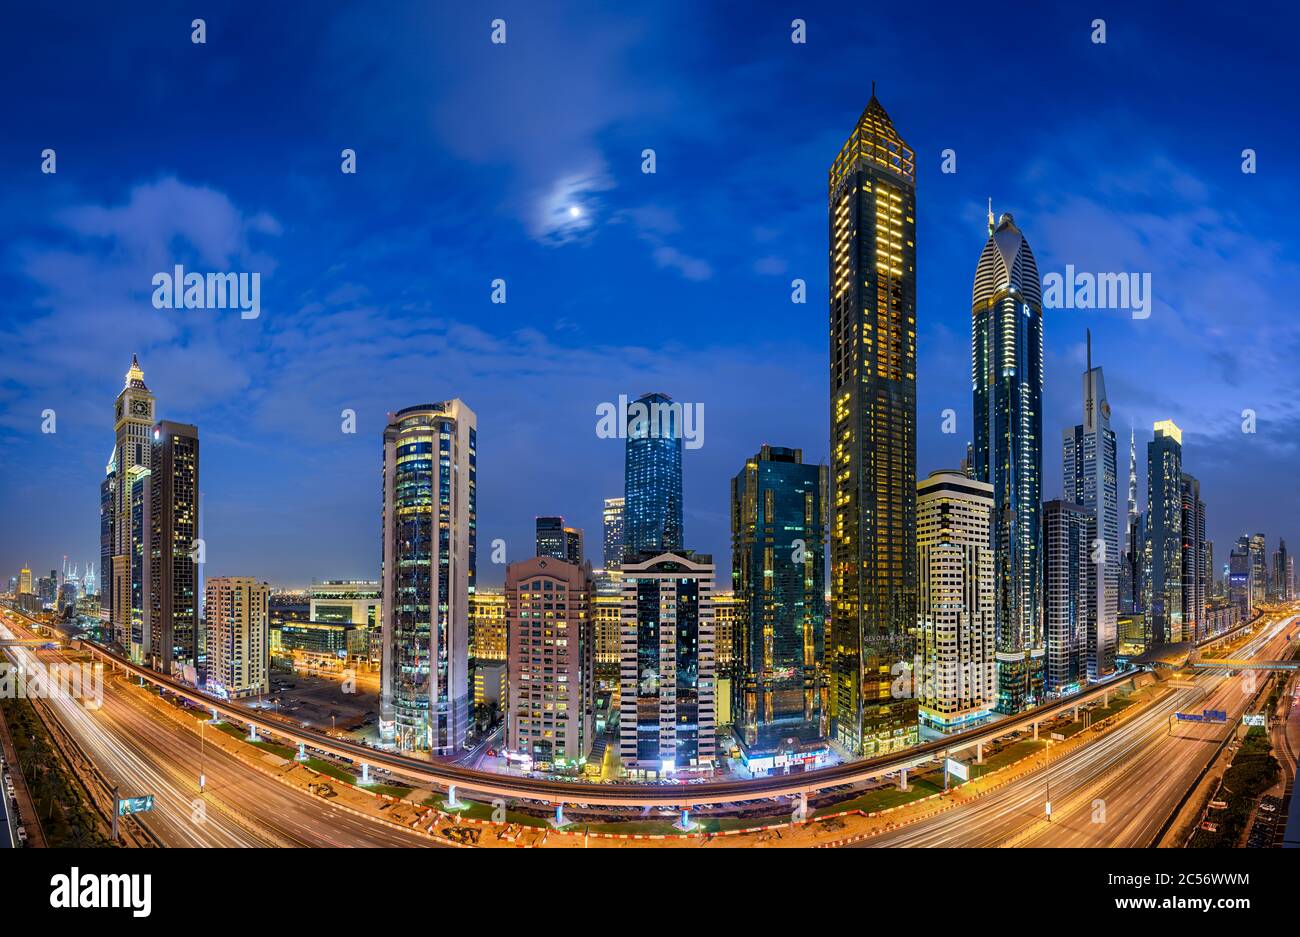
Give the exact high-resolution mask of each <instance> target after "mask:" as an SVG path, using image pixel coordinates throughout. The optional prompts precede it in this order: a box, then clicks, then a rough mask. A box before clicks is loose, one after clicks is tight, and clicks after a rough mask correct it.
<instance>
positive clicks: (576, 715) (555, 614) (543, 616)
mask: <svg viewBox="0 0 1300 937" xmlns="http://www.w3.org/2000/svg"><path fill="white" fill-rule="evenodd" d="M505 595H506V621H507V624H506V631H507V633H508V635H509V653H508V655H507V669H508V672H509V705H508V706H507V708H506V748H507V749H509V750H510V751H511V752H514V753H517V754H519V755H521V756H524V757H525V758H527V759H529V760H530V761H531V763H532V764H534V765H539V764H540V765H550V766H553V767H555V768H560V769H565V768H570V769H571V768H577V767H579V766H581V765H582V764H583V762H585V761H586V759H587V754H588V753H589V752H590V751H591V743H592V740H593V738H594V733H595V673H594V665H595V630H594V628H593V622H592V614H591V612H592V610H591V603H592V599H593V597H594V595H595V590H594V586H593V581H592V577H591V566H590V564H587V563H584V564H583V565H581V566H576V565H574V564H573V563H568V562H565V561H564V560H559V559H556V558H555V557H550V556H538V557H534V558H532V559H528V560H522V561H520V562H518V563H511V564H510V566H509V567H508V568H507V569H506V588H505Z"/></svg>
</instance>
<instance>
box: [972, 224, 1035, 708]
mask: <svg viewBox="0 0 1300 937" xmlns="http://www.w3.org/2000/svg"><path fill="white" fill-rule="evenodd" d="M971 383H972V386H973V388H974V397H975V477H976V478H977V479H979V480H980V481H982V482H988V483H989V484H991V485H992V486H993V531H992V538H993V559H994V567H993V577H994V583H995V586H994V595H995V599H996V602H997V623H998V697H999V701H998V709H999V711H1001V712H1004V713H1013V712H1019V711H1020V710H1022V709H1024V708H1025V707H1027V706H1029V705H1032V704H1033V703H1034V702H1035V701H1037V700H1039V699H1041V698H1042V694H1043V654H1044V641H1043V623H1042V601H1043V590H1042V562H1043V557H1042V550H1041V541H1042V536H1043V531H1042V520H1041V516H1042V515H1041V511H1040V505H1041V502H1042V478H1043V445H1042V440H1043V308H1042V287H1041V284H1040V282H1039V277H1038V266H1037V264H1036V263H1035V261H1034V255H1033V252H1032V251H1031V250H1030V249H1029V242H1028V241H1026V240H1025V238H1024V236H1023V235H1022V234H1021V233H1020V229H1019V228H1017V227H1016V224H1015V220H1014V219H1013V218H1012V217H1011V215H1010V214H1004V215H1002V217H1001V218H1000V219H999V220H998V223H997V225H996V226H995V225H994V223H993V212H992V210H990V211H989V238H988V241H987V242H985V244H984V250H983V251H982V252H981V254H980V259H979V265H978V266H977V267H976V270H975V288H974V297H973V302H972V306H971Z"/></svg>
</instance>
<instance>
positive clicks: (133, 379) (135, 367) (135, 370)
mask: <svg viewBox="0 0 1300 937" xmlns="http://www.w3.org/2000/svg"><path fill="white" fill-rule="evenodd" d="M125 386H126V387H138V388H140V389H142V390H148V389H149V388H148V387H146V386H145V383H144V371H143V369H141V367H140V359H139V358H138V357H137V356H136V355H135V354H134V353H133V354H132V355H131V367H130V368H128V369H127V372H126V384H125Z"/></svg>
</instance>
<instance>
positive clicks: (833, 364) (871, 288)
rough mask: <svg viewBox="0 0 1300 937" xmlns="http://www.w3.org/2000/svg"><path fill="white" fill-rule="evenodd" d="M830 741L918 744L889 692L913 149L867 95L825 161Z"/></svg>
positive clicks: (873, 750) (907, 572)
mask: <svg viewBox="0 0 1300 937" xmlns="http://www.w3.org/2000/svg"><path fill="white" fill-rule="evenodd" d="M828 190H829V191H828V196H829V197H828V213H829V229H830V230H829V235H830V425H831V439H830V453H831V466H830V473H831V514H830V521H831V530H830V540H831V596H832V604H831V639H830V642H829V647H828V649H827V654H828V658H829V659H828V661H827V663H828V664H829V666H830V669H831V688H830V709H831V722H832V724H831V732H832V736H833V738H834V739H835V740H836V741H837V742H838V743H839V744H840V745H841V746H842V747H843V748H844V749H846V750H847V751H848V752H850V753H852V754H855V755H863V756H870V755H879V754H884V753H886V752H892V751H897V750H898V749H901V748H904V747H906V746H908V745H912V744H915V743H916V741H917V738H918V734H917V733H918V728H917V704H916V700H915V698H914V697H912V696H911V695H910V694H909V695H907V696H904V697H896V695H895V694H894V693H892V692H891V688H892V685H893V682H894V680H895V679H896V678H897V673H898V668H899V667H900V666H901V665H904V664H910V662H911V661H912V657H913V652H914V642H913V640H912V638H911V632H912V631H913V629H915V627H916V612H917V576H916V155H915V153H914V152H913V150H912V148H911V147H909V146H908V145H907V144H906V143H905V142H904V141H903V138H902V137H901V136H899V134H898V131H896V130H895V129H894V125H893V122H892V121H891V120H890V119H889V115H888V114H887V113H885V109H884V108H883V107H882V106H881V104H880V101H879V100H877V99H876V96H875V94H874V92H873V94H872V96H871V101H870V102H869V103H868V104H867V107H866V110H864V111H863V112H862V116H861V117H859V118H858V122H857V124H856V126H855V127H854V128H853V132H852V133H851V134H850V135H849V138H848V139H847V140H846V141H845V142H844V145H843V146H842V147H841V148H840V151H839V154H838V155H837V156H836V157H835V161H834V162H833V163H832V164H831V167H830V172H829V180H828Z"/></svg>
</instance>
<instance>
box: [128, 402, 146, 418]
mask: <svg viewBox="0 0 1300 937" xmlns="http://www.w3.org/2000/svg"><path fill="white" fill-rule="evenodd" d="M131 414H132V415H133V416H148V415H149V401H147V400H132V401H131Z"/></svg>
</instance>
